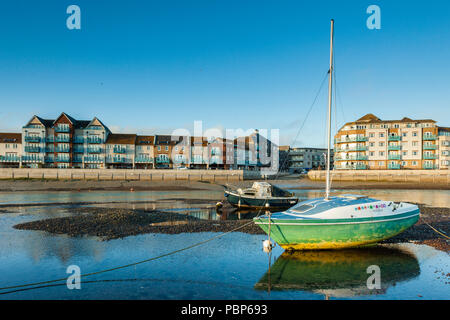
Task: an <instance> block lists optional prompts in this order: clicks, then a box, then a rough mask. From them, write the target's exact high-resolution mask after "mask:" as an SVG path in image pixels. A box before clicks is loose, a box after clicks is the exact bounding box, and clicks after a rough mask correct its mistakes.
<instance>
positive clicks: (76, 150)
mask: <svg viewBox="0 0 450 320" xmlns="http://www.w3.org/2000/svg"><path fill="white" fill-rule="evenodd" d="M73 153H84V149H83V148H74V149H73Z"/></svg>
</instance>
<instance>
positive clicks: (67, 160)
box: [55, 158, 70, 162]
mask: <svg viewBox="0 0 450 320" xmlns="http://www.w3.org/2000/svg"><path fill="white" fill-rule="evenodd" d="M55 162H70V158H55Z"/></svg>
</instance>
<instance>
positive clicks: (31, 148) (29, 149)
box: [25, 146, 44, 153]
mask: <svg viewBox="0 0 450 320" xmlns="http://www.w3.org/2000/svg"><path fill="white" fill-rule="evenodd" d="M25 152H32V153H39V152H44V149H43V148H41V147H30V146H26V147H25Z"/></svg>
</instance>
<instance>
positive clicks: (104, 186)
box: [0, 175, 450, 192]
mask: <svg viewBox="0 0 450 320" xmlns="http://www.w3.org/2000/svg"><path fill="white" fill-rule="evenodd" d="M254 181H261V180H249V181H235V182H226V181H223V182H222V181H184V180H170V181H134V180H126V181H106V180H101V181H93V180H87V181H82V180H67V181H66V180H39V179H22V180H0V192H16V191H108V190H111V191H172V190H173V191H176V190H220V189H221V188H222V189H223V186H224V185H225V184H230V185H236V186H250V185H251V184H252V183H253V182H254ZM268 182H270V183H273V184H276V185H278V186H280V187H282V188H283V187H287V188H289V189H292V190H308V189H311V190H314V189H317V190H321V189H324V183H323V182H322V181H312V180H310V179H308V178H307V177H306V176H298V175H295V176H294V175H293V176H287V177H283V178H280V179H275V180H268ZM332 189H344V190H350V189H367V190H371V189H382V190H398V189H409V190H412V189H415V190H417V189H422V190H450V185H447V184H440V183H428V182H422V183H420V184H418V183H406V182H390V183H386V182H375V181H372V182H363V181H355V182H350V181H332Z"/></svg>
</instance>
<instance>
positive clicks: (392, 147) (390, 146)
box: [388, 145, 402, 151]
mask: <svg viewBox="0 0 450 320" xmlns="http://www.w3.org/2000/svg"><path fill="white" fill-rule="evenodd" d="M388 150H389V151H399V150H402V146H395V145H389V146H388Z"/></svg>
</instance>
